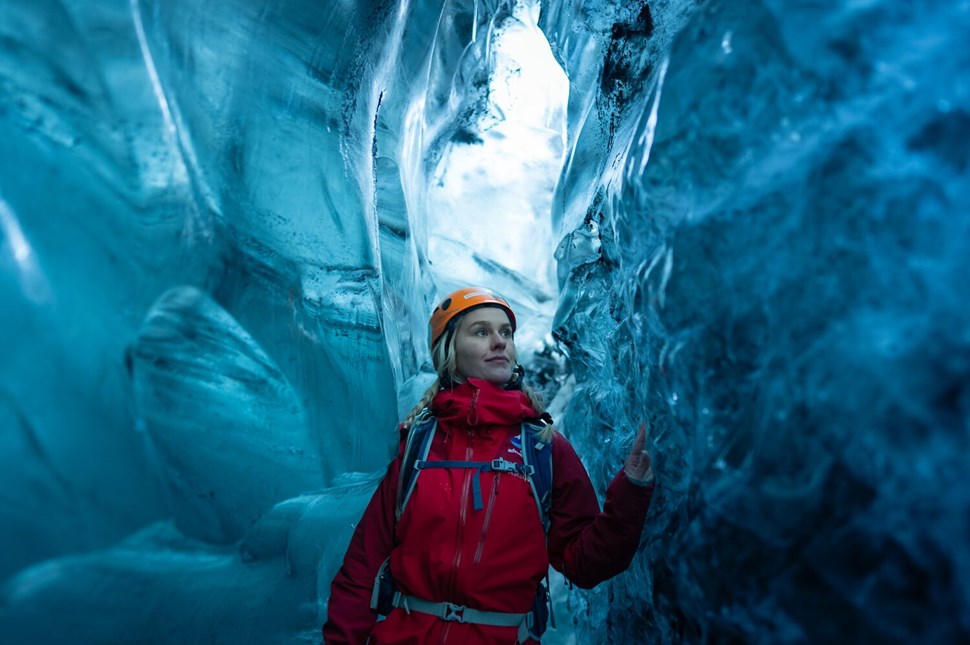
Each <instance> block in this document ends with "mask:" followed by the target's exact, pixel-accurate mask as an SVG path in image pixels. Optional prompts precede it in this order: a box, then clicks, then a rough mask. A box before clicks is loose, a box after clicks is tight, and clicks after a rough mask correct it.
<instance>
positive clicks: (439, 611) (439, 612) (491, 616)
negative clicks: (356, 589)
mask: <svg viewBox="0 0 970 645" xmlns="http://www.w3.org/2000/svg"><path fill="white" fill-rule="evenodd" d="M394 606H395V607H400V608H402V609H404V611H406V612H408V613H411V612H412V611H417V612H420V613H422V614H430V615H432V616H435V617H437V618H440V619H441V620H449V621H455V622H459V623H475V624H478V625H490V626H492V627H518V628H519V633H520V636H521V635H522V634H528V630H529V629H530V628H531V625H530V624H529V623H531V622H532V614H531V612H530V613H526V614H511V613H506V612H504V611H484V610H482V609H472V608H471V607H466V606H464V605H456V604H455V603H453V602H443V601H442V602H432V601H430V600H422V599H420V598H415V597H414V596H408V595H406V594H403V593H396V594H394ZM519 642H523V639H521V638H520V639H519Z"/></svg>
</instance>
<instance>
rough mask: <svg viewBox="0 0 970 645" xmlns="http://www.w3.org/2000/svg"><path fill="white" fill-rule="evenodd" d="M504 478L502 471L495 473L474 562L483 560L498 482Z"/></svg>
mask: <svg viewBox="0 0 970 645" xmlns="http://www.w3.org/2000/svg"><path fill="white" fill-rule="evenodd" d="M500 479H502V473H495V477H494V478H493V479H492V495H491V496H490V497H489V500H488V510H487V511H485V522H484V523H483V524H482V536H481V537H480V538H479V539H478V548H477V549H475V558H474V560H473V562H474V563H475V564H478V563H479V562H481V561H482V551H484V550H485V536H486V535H488V525H489V524H491V521H492V509H494V508H495V503H496V501H497V500H496V499H495V498H496V497H498V482H499V480H500Z"/></svg>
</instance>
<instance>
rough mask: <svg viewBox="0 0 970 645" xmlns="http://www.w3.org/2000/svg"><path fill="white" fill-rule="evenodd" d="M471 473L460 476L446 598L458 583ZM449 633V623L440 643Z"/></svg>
mask: <svg viewBox="0 0 970 645" xmlns="http://www.w3.org/2000/svg"><path fill="white" fill-rule="evenodd" d="M474 439H475V433H474V431H472V430H469V431H468V444H467V445H466V446H465V461H471V460H472V458H473V457H474V456H475V449H474V445H473V442H474ZM471 477H472V473H471V471H470V470H465V471H464V475H463V476H462V484H461V502H460V504H461V506H460V507H459V510H458V541H457V543H456V544H455V557H454V560H453V561H452V564H451V572H452V573H451V584H449V590H448V591H449V593H448V596H447V597H448V598H454V597H455V585H456V584H457V582H458V566H459V565H460V564H461V545H462V542H463V541H464V540H463V539H462V537H463V536H464V532H465V522H466V520H467V519H468V502H469V500H468V496H469V494H470V493H471V488H472V485H471V484H472V480H471ZM450 631H451V622H448V623H447V624H446V625H445V631H443V632H442V633H441V642H442V643H446V642H447V641H448V632H450Z"/></svg>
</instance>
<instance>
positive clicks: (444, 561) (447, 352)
mask: <svg viewBox="0 0 970 645" xmlns="http://www.w3.org/2000/svg"><path fill="white" fill-rule="evenodd" d="M430 328H431V335H430V336H431V348H432V358H433V361H434V365H435V368H436V369H437V371H438V377H439V378H438V381H437V382H436V383H435V384H434V385H432V386H431V388H429V390H428V391H427V392H426V393H425V395H424V396H423V397H422V398H421V401H420V402H419V403H418V405H417V406H415V408H414V410H413V411H412V412H411V413H410V414H409V415H408V416H407V418H406V419H405V421H404V423H403V424H402V441H401V450H400V451H399V453H398V456H397V458H396V459H395V460H394V461H393V462H392V463H391V465H390V466H389V468H388V471H387V474H386V475H385V476H384V479H383V480H382V482H381V484H380V486H379V488H378V489H377V492H376V493H374V497H373V498H372V499H371V501H370V503H369V504H368V506H367V509H366V510H365V511H364V515H363V517H362V518H361V521H360V523H359V524H358V525H357V528H356V530H355V532H354V536H353V538H352V540H351V543H350V546H349V547H348V549H347V554H346V556H345V558H344V562H343V565H342V567H341V569H340V571H339V572H338V574H337V576H336V577H335V578H334V581H333V585H332V587H331V592H330V601H329V610H328V614H329V618H328V621H327V623H326V624H325V625H324V628H323V634H324V640H325V642H326V643H329V644H336V643H363V642H365V641H368V639H369V642H371V643H444V642H453V643H496V644H497V643H507V644H512V643H516V642H520V643H521V642H526V641H529V642H534V641H535V640H537V638H538V636H539V635H541V633H542V631H543V630H544V628H545V625H544V621H545V617H544V615H542V607H541V605H542V604H543V600H544V596H543V595H542V594H541V590H542V589H543V587H541V586H540V585H541V584H542V580H543V578H544V577H545V576H546V574H547V572H548V567H549V564H552V566H553V567H555V568H556V569H557V570H559V571H561V572H562V573H563V574H564V575H565V576H566V578H567V579H569V580H570V581H572V582H573V583H574V584H576V585H578V586H580V587H585V588H589V587H592V586H594V585H596V584H598V583H600V582H602V581H603V580H606V579H608V578H610V577H612V576H614V575H616V574H618V573H620V572H622V571H624V570H625V569H626V568H627V567H628V566H629V564H630V561H631V559H632V558H633V555H634V553H635V552H636V549H637V547H638V545H639V542H640V533H641V531H642V528H643V521H644V518H645V517H646V513H647V509H648V507H649V505H650V499H651V496H652V493H653V472H652V470H651V468H650V457H649V455H648V454H647V453H646V452H645V451H644V450H643V446H644V428H643V427H642V426H641V428H640V433H639V434H638V436H637V438H636V440H635V441H634V446H633V450H632V451H631V452H630V456H629V457H628V458H627V461H626V464H625V466H624V468H623V470H621V471H620V472H619V473H618V474H617V475H616V477H615V478H614V479H613V482H612V483H611V484H610V486H609V488H608V490H607V493H606V505H605V510H604V511H602V512H601V511H600V508H599V502H598V500H597V498H596V494H595V492H594V490H593V486H592V484H591V483H590V480H589V475H588V474H587V473H586V470H585V468H584V467H583V465H582V463H581V462H580V460H579V457H578V456H577V455H576V453H575V451H574V450H573V448H572V446H571V445H570V444H569V442H568V441H566V439H565V438H564V437H563V436H562V435H560V434H558V433H556V432H554V431H553V429H552V427H551V426H546V427H545V428H544V429H543V430H542V431H541V432H539V433H538V434H537V435H536V440H537V442H538V443H537V444H536V445H537V447H538V449H539V453H541V448H542V446H543V445H550V444H551V466H552V476H551V480H552V481H551V508H550V509H549V510H548V515H547V519H548V531H546V529H545V527H544V525H543V522H542V521H540V519H541V518H542V517H543V510H542V506H541V504H539V505H537V502H536V497H535V496H536V495H537V494H538V491H539V487H537V486H536V480H535V479H534V478H535V470H536V468H532V469H531V470H530V468H529V467H528V464H524V461H528V460H529V459H531V458H530V457H528V455H530V454H539V453H535V452H534V451H533V450H525V449H524V448H523V441H527V437H528V436H532V435H527V433H526V431H525V430H520V428H522V427H523V426H522V424H523V423H527V424H529V423H532V424H534V423H537V422H539V420H540V419H542V418H545V419H547V420H549V418H548V415H547V414H545V412H544V410H543V409H542V405H541V402H540V401H539V397H538V396H537V395H536V394H535V393H533V391H532V390H531V389H529V388H528V387H525V386H523V384H522V382H521V378H522V370H521V368H520V367H519V366H518V365H517V363H516V353H515V343H514V340H513V336H514V333H515V314H514V313H513V312H512V309H511V307H510V306H509V304H508V303H507V302H506V301H505V300H504V299H503V298H501V297H499V296H497V295H496V294H494V293H492V292H491V291H489V290H487V289H480V288H470V289H461V290H458V291H455V292H454V293H452V294H451V295H449V296H448V297H447V298H445V299H444V300H443V301H442V302H441V304H440V305H439V306H438V307H437V308H435V310H434V312H433V313H432V315H431V321H430ZM426 409H427V410H426ZM428 411H430V415H433V419H432V418H431V416H430V415H429V413H428ZM550 421H551V420H550ZM540 423H541V422H540ZM526 427H527V428H528V427H531V426H528V425H527V426H526ZM412 428H414V429H415V430H414V432H415V433H417V432H418V430H419V429H425V431H426V433H427V437H428V442H429V443H428V444H427V447H426V450H427V456H426V457H424V456H422V457H421V460H420V463H419V464H418V468H419V470H418V471H417V473H416V474H413V475H412V476H411V477H408V478H402V462H404V461H406V462H407V463H408V467H406V468H404V474H405V475H407V474H409V473H410V472H411V467H410V466H411V464H412V462H413V461H415V458H414V456H413V455H411V453H410V451H409V450H408V449H406V447H405V446H406V444H407V443H408V442H407V435H408V432H409V431H411V429H412ZM542 442H545V443H544V444H543V443H542ZM529 445H530V446H531V444H529ZM406 452H407V455H406ZM524 453H525V457H524ZM542 454H546V455H548V454H550V453H549V452H546V453H542ZM408 455H411V456H410V457H409V456H408ZM546 459H547V460H548V458H546ZM493 466H495V468H494V469H493ZM539 470H541V468H539ZM405 481H407V482H410V483H409V484H408V485H407V486H405V484H403V483H402V482H405ZM399 488H402V489H403V488H408V489H409V491H410V492H409V494H407V495H401V494H399V490H398V489H399ZM402 492H403V491H402ZM539 496H540V497H542V495H541V494H539ZM401 498H405V500H406V503H402V501H401ZM385 561H387V564H386V565H385V566H383V567H382V565H384V563H385ZM379 570H381V573H382V574H387V573H388V571H389V575H385V576H384V577H385V578H386V579H388V580H391V579H392V580H393V585H394V587H393V588H391V589H390V593H393V592H394V591H396V592H398V593H397V594H396V595H393V597H392V598H393V604H392V607H393V608H392V607H383V608H382V613H383V612H387V617H386V618H385V619H384V620H382V621H380V622H378V621H377V618H378V614H377V613H376V611H374V610H373V609H371V603H372V595H374V594H373V592H374V587H375V578H376V577H377V575H378V571H379ZM388 588H389V587H388V585H387V584H378V591H387V590H388ZM537 592H538V595H537ZM375 602H376V600H375ZM534 606H535V610H534Z"/></svg>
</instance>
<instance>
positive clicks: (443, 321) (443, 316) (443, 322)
mask: <svg viewBox="0 0 970 645" xmlns="http://www.w3.org/2000/svg"><path fill="white" fill-rule="evenodd" d="M486 305H494V306H496V307H501V308H502V309H504V310H505V313H507V314H508V315H509V322H510V323H512V331H513V332H514V331H515V314H514V313H512V307H510V306H509V303H508V302H507V301H506V300H505V298H503V297H501V296H499V295H497V294H496V293H495V292H494V291H492V290H491V289H484V288H481V287H466V288H465V289H459V290H458V291H453V292H452V293H449V294H448V295H447V296H446V297H445V299H444V300H442V301H441V303H439V304H438V306H437V307H435V308H434V311H432V312H431V320H430V321H429V323H428V325H429V327H430V331H431V335H430V340H431V343H430V345H431V348H432V349H433V348H434V345H435V343H437V342H438V339H439V338H441V336H442V334H444V333H445V331H446V330H447V329H448V324H449V323H450V322H451V321H453V320H455V319H456V318H458V316H460V315H461V314H463V313H465V312H466V311H468V310H469V309H474V308H476V307H484V306H486Z"/></svg>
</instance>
